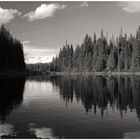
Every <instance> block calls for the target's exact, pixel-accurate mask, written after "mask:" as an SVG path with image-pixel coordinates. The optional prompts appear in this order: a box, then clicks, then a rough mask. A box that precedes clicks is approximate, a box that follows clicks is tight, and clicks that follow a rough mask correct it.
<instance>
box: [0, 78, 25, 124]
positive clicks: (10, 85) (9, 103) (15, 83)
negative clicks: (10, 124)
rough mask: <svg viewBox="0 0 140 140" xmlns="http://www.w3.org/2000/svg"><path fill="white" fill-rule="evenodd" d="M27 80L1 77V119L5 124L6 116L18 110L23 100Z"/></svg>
mask: <svg viewBox="0 0 140 140" xmlns="http://www.w3.org/2000/svg"><path fill="white" fill-rule="evenodd" d="M24 84H25V78H24V77H22V78H21V77H20V78H19V77H16V78H15V77H14V78H13V77H12V78H7V77H6V78H3V77H0V117H1V121H2V122H4V120H5V118H6V116H8V115H9V114H10V112H11V111H12V110H14V109H16V108H17V107H18V106H19V105H20V104H21V102H22V100H23V90H24Z"/></svg>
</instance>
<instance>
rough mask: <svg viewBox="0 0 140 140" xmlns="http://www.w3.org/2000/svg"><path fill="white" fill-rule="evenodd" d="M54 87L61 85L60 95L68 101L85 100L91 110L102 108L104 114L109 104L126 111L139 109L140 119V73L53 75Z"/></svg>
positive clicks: (87, 107)
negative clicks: (129, 74)
mask: <svg viewBox="0 0 140 140" xmlns="http://www.w3.org/2000/svg"><path fill="white" fill-rule="evenodd" d="M50 80H51V82H52V83H53V86H56V87H59V89H60V96H61V98H63V100H64V101H65V102H73V99H74V97H76V100H77V102H78V101H81V102H82V104H83V106H84V108H85V111H86V112H87V113H88V112H90V111H91V110H94V113H96V112H97V110H98V109H100V110H101V116H102V117H103V115H104V111H105V110H107V107H108V105H109V106H110V107H111V108H112V110H113V109H114V108H116V109H118V110H120V115H121V117H123V112H127V110H128V109H129V110H130V111H133V110H135V109H136V113H137V117H138V118H139V119H140V77H138V76H135V77H134V76H118V77H113V76H111V77H102V76H96V77H91V76H76V77H72V76H60V77H51V78H50Z"/></svg>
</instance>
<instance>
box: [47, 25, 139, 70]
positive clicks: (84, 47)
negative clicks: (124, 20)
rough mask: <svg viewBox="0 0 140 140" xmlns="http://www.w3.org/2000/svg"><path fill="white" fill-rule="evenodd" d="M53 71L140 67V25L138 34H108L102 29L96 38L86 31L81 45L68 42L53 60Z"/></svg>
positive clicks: (51, 66)
mask: <svg viewBox="0 0 140 140" xmlns="http://www.w3.org/2000/svg"><path fill="white" fill-rule="evenodd" d="M50 70H51V71H70V72H96V71H97V72H98V71H99V72H100V71H101V72H102V71H110V72H113V71H116V72H118V71H119V72H122V71H140V26H139V27H138V29H137V31H136V35H135V36H134V35H132V34H130V35H129V36H128V35H127V34H126V33H125V34H123V32H122V28H121V31H120V34H119V36H117V37H116V38H115V37H114V36H113V35H112V37H110V38H109V41H108V39H107V37H106V36H105V35H104V31H103V29H102V30H101V33H100V36H99V37H98V38H97V36H96V33H94V35H93V37H91V36H89V35H88V34H86V36H85V38H84V40H83V42H82V44H81V45H77V46H76V48H75V49H74V48H73V45H72V44H67V42H66V45H64V46H63V48H61V49H60V52H59V54H58V56H56V57H54V58H53V60H52V62H51V63H50Z"/></svg>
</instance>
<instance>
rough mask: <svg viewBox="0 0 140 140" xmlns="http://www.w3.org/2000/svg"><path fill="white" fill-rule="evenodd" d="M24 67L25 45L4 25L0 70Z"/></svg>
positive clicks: (0, 34) (1, 34)
mask: <svg viewBox="0 0 140 140" xmlns="http://www.w3.org/2000/svg"><path fill="white" fill-rule="evenodd" d="M24 69H25V61H24V52H23V46H22V44H21V42H20V41H19V40H17V39H14V38H13V37H12V35H11V34H10V33H9V31H8V30H6V29H5V27H4V25H2V26H1V28H0V71H3V70H24Z"/></svg>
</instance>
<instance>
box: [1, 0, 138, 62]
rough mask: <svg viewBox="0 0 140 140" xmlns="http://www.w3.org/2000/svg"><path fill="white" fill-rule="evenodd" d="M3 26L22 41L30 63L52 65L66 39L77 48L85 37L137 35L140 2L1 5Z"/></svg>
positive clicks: (12, 3)
mask: <svg viewBox="0 0 140 140" xmlns="http://www.w3.org/2000/svg"><path fill="white" fill-rule="evenodd" d="M0 24H4V25H5V27H6V28H7V29H9V30H10V32H11V34H12V35H13V36H14V37H16V38H17V39H19V40H20V41H21V42H22V44H23V48H24V53H25V58H26V62H27V63H35V62H50V61H51V60H52V58H53V57H54V56H56V55H57V54H58V52H59V49H60V48H62V47H63V45H64V44H65V42H66V40H67V41H68V43H72V44H73V46H74V47H75V46H76V45H77V44H81V43H82V41H83V39H84V37H85V35H86V34H89V35H91V36H93V34H94V32H96V33H97V35H98V36H99V35H100V32H101V29H102V28H103V29H104V33H105V34H106V35H107V36H111V35H112V34H114V35H115V36H117V35H119V33H120V28H121V27H122V28H123V32H124V33H125V32H126V33H128V34H130V33H132V34H134V35H135V32H136V29H137V28H138V26H139V25H140V1H139V2H138V1H137V2H136V1H128V2H127V1H125V2H120V1H119V2H114V1H112V2H107V1H106V2H105V1H97V2H96V1H92V2H91V1H90V2H87V1H84V2H83V1H80V2H72V1H71V2H70V1H69V2H68V1H66V2H64V1H63V2H59V1H57V2H53V1H50V2H49V1H42V2H35V1H34V2H33V1H32V2H29V1H26V2H18V1H16V2H0Z"/></svg>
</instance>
